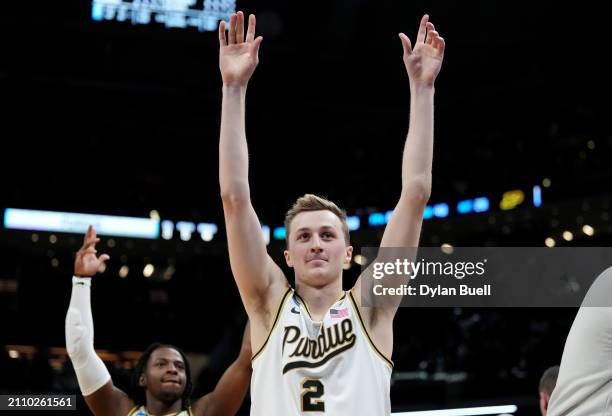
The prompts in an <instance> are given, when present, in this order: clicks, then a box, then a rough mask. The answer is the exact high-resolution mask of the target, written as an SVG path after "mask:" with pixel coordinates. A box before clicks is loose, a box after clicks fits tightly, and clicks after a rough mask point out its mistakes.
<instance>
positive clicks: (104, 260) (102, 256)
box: [99, 254, 110, 263]
mask: <svg viewBox="0 0 612 416" xmlns="http://www.w3.org/2000/svg"><path fill="white" fill-rule="evenodd" d="M99 260H100V261H101V262H102V263H106V262H107V261H108V260H110V256H109V255H108V254H102V255H101V256H100V257H99Z"/></svg>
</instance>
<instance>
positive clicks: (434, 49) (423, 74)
mask: <svg viewBox="0 0 612 416" xmlns="http://www.w3.org/2000/svg"><path fill="white" fill-rule="evenodd" d="M399 37H400V39H401V41H402V46H403V47H404V64H405V65H406V70H407V71H408V77H409V78H410V85H411V86H418V85H425V86H433V85H434V81H435V80H436V77H437V76H438V73H439V72H440V68H441V67H442V60H443V58H444V47H445V42H444V39H443V38H442V37H441V36H440V34H439V33H438V32H437V31H436V28H435V26H434V24H433V23H431V22H430V21H429V16H428V15H424V16H423V18H422V19H421V25H420V26H419V32H418V34H417V38H416V43H415V44H414V46H413V45H412V43H411V42H410V39H409V38H408V36H406V35H405V34H404V33H400V34H399Z"/></svg>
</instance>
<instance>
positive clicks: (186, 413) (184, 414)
mask: <svg viewBox="0 0 612 416" xmlns="http://www.w3.org/2000/svg"><path fill="white" fill-rule="evenodd" d="M128 416H151V414H150V413H149V412H147V409H146V408H145V407H144V406H135V407H134V408H133V409H132V410H130V413H128ZM167 416H193V412H192V411H191V407H190V408H189V409H187V410H182V411H180V412H178V413H172V414H170V415H167Z"/></svg>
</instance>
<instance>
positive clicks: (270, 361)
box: [251, 289, 393, 416]
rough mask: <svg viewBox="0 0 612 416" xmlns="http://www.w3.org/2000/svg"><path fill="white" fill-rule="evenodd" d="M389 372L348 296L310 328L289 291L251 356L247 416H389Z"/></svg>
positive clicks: (303, 305) (302, 304)
mask: <svg viewBox="0 0 612 416" xmlns="http://www.w3.org/2000/svg"><path fill="white" fill-rule="evenodd" d="M392 368H393V362H392V361H391V360H389V359H388V358H386V357H385V356H384V355H383V354H381V353H380V351H379V350H378V349H377V348H376V346H375V345H374V344H373V343H372V340H371V339H370V336H369V335H368V333H367V331H366V329H365V326H364V322H363V320H362V318H361V315H360V313H359V309H358V306H357V304H356V303H355V299H354V298H353V295H352V293H351V292H350V291H349V292H345V293H344V294H343V296H342V297H341V298H340V299H339V300H338V301H336V303H334V304H333V305H332V306H331V308H330V309H329V310H328V311H327V313H326V314H325V317H324V318H323V321H322V322H315V321H313V320H312V318H311V315H310V312H309V311H308V307H307V305H306V303H305V302H304V301H303V300H302V299H301V298H300V296H299V295H298V294H297V293H295V292H294V291H293V289H288V290H287V292H286V293H285V295H284V297H283V300H282V302H281V304H280V306H279V308H278V311H277V314H276V318H275V319H274V323H273V325H272V329H271V330H270V334H269V335H268V339H267V340H266V342H265V343H264V344H263V346H262V347H261V348H260V350H259V351H258V352H257V353H256V354H255V355H254V356H253V375H252V379H251V416H298V415H313V416H316V415H333V416H343V415H347V416H348V415H350V416H383V415H389V414H390V413H391V402H390V397H389V393H390V381H391V371H392Z"/></svg>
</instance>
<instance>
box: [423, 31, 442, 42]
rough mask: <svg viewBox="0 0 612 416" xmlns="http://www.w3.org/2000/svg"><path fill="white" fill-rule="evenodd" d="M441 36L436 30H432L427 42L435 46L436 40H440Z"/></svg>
mask: <svg viewBox="0 0 612 416" xmlns="http://www.w3.org/2000/svg"><path fill="white" fill-rule="evenodd" d="M439 36H440V35H438V32H436V31H435V30H432V31H431V32H429V33H428V34H427V42H426V43H428V44H429V45H432V46H433V45H434V44H435V42H436V40H437V39H438V37H439Z"/></svg>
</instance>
